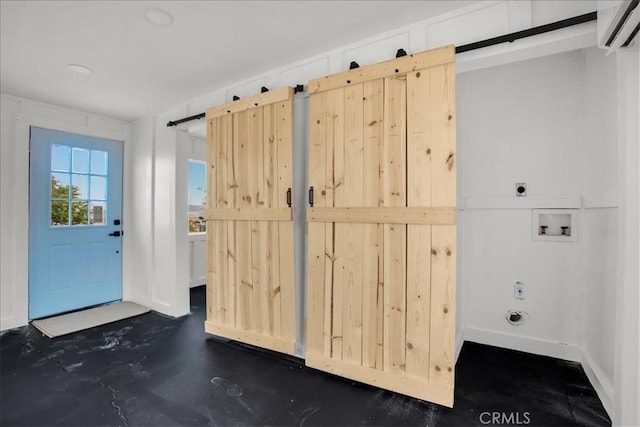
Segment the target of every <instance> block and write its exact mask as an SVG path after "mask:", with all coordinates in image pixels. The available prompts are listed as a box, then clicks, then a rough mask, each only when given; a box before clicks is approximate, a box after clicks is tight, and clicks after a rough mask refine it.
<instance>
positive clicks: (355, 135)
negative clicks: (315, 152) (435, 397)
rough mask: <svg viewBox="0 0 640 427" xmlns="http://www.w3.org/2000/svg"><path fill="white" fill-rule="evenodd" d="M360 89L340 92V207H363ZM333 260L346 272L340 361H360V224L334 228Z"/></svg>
mask: <svg viewBox="0 0 640 427" xmlns="http://www.w3.org/2000/svg"><path fill="white" fill-rule="evenodd" d="M362 120H363V86H362V85H361V84H360V85H355V86H351V87H348V88H345V92H344V165H345V168H344V184H343V187H344V197H345V200H344V201H343V203H344V204H343V205H342V206H356V207H361V206H363V199H364V179H363V178H364V176H363V152H364V145H363V137H362V136H363V129H362ZM335 227H336V239H337V240H338V241H339V242H341V244H340V245H339V246H336V254H335V257H336V259H338V260H341V261H342V262H341V263H342V265H343V266H344V270H345V271H346V272H347V274H346V277H345V282H343V283H342V292H343V301H344V302H345V303H344V305H343V313H342V319H343V320H342V323H343V332H342V337H343V338H342V346H343V347H342V360H344V361H348V362H356V363H358V364H360V363H361V361H362V245H363V225H362V224H336V225H335Z"/></svg>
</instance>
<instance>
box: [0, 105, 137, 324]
mask: <svg viewBox="0 0 640 427" xmlns="http://www.w3.org/2000/svg"><path fill="white" fill-rule="evenodd" d="M0 102H1V104H0V128H1V129H2V131H1V134H0V170H1V175H0V201H1V203H0V252H1V253H0V264H1V268H0V330H4V329H9V328H13V327H16V326H22V325H25V324H27V321H28V254H29V248H28V237H29V128H30V126H38V127H43V128H47V129H56V130H61V131H65V132H70V133H77V134H81V135H89V136H96V137H100V138H108V139H113V140H119V141H123V142H124V158H125V170H124V181H123V182H124V188H125V191H124V195H123V207H124V212H123V218H122V221H123V228H125V229H126V227H127V226H128V220H129V218H130V210H128V207H129V201H128V198H129V197H130V196H131V193H130V192H129V191H128V188H129V185H130V183H131V176H130V174H129V171H128V170H127V168H126V161H127V159H130V158H131V157H132V156H131V152H130V150H131V144H130V143H129V142H130V139H131V138H130V126H129V125H128V124H127V123H124V122H121V121H117V120H112V119H108V118H105V117H100V116H96V115H94V114H90V113H86V112H82V111H75V110H70V109H66V108H60V107H56V106H53V105H49V104H44V103H40V102H35V101H31V100H27V99H22V98H17V97H13V96H9V95H5V94H1V95H0ZM128 240H130V238H129V236H128V235H125V236H124V237H123V245H126V244H127V241H128ZM125 254H126V251H124V250H123V269H126V268H128V266H129V263H128V258H127V257H126V255H125ZM130 287H131V282H130V281H128V280H124V282H123V293H124V295H125V298H126V295H127V294H128V293H129V291H130Z"/></svg>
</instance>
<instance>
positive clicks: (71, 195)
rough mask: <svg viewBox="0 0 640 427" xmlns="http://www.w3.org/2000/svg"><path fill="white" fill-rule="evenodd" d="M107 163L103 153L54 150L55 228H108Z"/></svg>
mask: <svg viewBox="0 0 640 427" xmlns="http://www.w3.org/2000/svg"><path fill="white" fill-rule="evenodd" d="M107 162H108V154H107V152H106V151H101V150H86V149H84V148H78V147H70V146H67V145H58V144H54V145H52V146H51V169H50V172H51V194H50V200H51V204H50V206H51V215H50V218H51V222H50V223H51V226H52V227H69V226H83V225H106V223H107V211H106V208H107V181H108V179H107Z"/></svg>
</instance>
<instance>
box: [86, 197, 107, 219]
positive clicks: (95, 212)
mask: <svg viewBox="0 0 640 427" xmlns="http://www.w3.org/2000/svg"><path fill="white" fill-rule="evenodd" d="M89 207H90V210H89V221H91V225H105V224H106V223H107V205H106V203H105V202H96V201H91V202H90V203H89Z"/></svg>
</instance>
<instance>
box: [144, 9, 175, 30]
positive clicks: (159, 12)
mask: <svg viewBox="0 0 640 427" xmlns="http://www.w3.org/2000/svg"><path fill="white" fill-rule="evenodd" d="M144 16H146V18H147V21H149V22H151V23H152V24H153V25H159V26H163V27H166V26H168V25H171V24H173V16H171V14H170V13H169V12H167V11H166V10H164V9H160V8H158V7H152V8H150V9H147V11H146V12H145V13H144Z"/></svg>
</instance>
